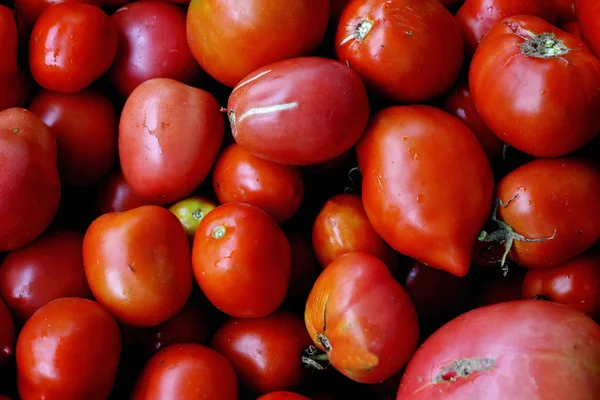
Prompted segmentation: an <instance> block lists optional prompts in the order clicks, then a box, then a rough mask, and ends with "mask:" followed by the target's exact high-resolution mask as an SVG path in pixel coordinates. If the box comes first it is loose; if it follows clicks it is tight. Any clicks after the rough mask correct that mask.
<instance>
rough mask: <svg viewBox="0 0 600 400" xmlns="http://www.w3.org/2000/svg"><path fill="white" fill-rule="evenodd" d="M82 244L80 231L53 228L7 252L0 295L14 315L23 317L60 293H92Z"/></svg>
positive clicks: (0, 277) (0, 269) (0, 268)
mask: <svg viewBox="0 0 600 400" xmlns="http://www.w3.org/2000/svg"><path fill="white" fill-rule="evenodd" d="M82 248H83V234H82V233H79V232H77V231H72V230H63V229H58V230H57V229H55V230H51V231H47V232H46V233H44V234H43V235H42V236H41V237H40V238H38V239H37V240H35V241H34V242H32V243H31V244H29V245H27V246H25V247H23V248H21V249H19V250H15V251H13V252H10V253H8V254H7V256H6V258H5V259H4V261H3V262H2V264H1V265H0V296H1V297H2V298H3V299H4V301H6V304H7V305H8V306H9V307H10V309H11V310H12V311H13V312H14V313H15V316H16V317H17V318H19V319H20V320H21V321H26V320H27V319H29V317H31V315H33V313H34V312H36V311H37V310H38V309H39V308H40V307H42V306H43V305H44V304H47V303H49V302H51V301H52V300H55V299H58V298H61V297H83V298H91V297H92V293H91V292H90V287H89V285H88V282H87V280H86V277H85V271H84V269H83V255H82Z"/></svg>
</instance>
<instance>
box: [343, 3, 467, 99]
mask: <svg viewBox="0 0 600 400" xmlns="http://www.w3.org/2000/svg"><path fill="white" fill-rule="evenodd" d="M335 51H336V55H337V58H338V59H339V60H340V61H342V62H345V63H348V64H349V65H350V67H351V68H352V69H353V70H355V71H356V72H358V74H359V75H360V76H361V77H362V78H363V80H364V81H365V84H366V85H367V86H368V87H370V88H372V89H373V90H374V91H375V92H377V93H379V94H382V95H384V96H386V97H388V98H390V99H392V100H394V101H399V102H403V103H418V102H424V101H427V100H430V99H433V98H435V97H437V96H439V95H441V94H443V93H445V92H446V91H447V90H448V89H449V88H450V87H451V86H452V84H453V83H454V82H455V81H456V78H457V77H458V74H459V72H460V69H461V67H462V63H463V41H462V36H461V33H460V28H459V27H458V25H457V24H456V21H455V20H454V16H453V15H452V14H451V13H450V11H448V10H447V9H446V7H444V6H443V5H442V4H441V3H440V2H439V1H437V0H400V1H388V0H366V1H365V0H354V1H352V2H350V3H349V4H348V6H347V7H346V9H345V10H344V12H343V14H342V16H341V18H340V22H339V24H338V29H337V32H336V38H335ZM400 53H401V54H402V57H398V54H400Z"/></svg>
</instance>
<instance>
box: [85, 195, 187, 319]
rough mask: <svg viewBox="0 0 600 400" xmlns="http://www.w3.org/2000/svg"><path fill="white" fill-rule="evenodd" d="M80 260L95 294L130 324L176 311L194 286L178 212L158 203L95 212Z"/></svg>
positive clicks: (119, 317)
mask: <svg viewBox="0 0 600 400" xmlns="http://www.w3.org/2000/svg"><path fill="white" fill-rule="evenodd" d="M83 262H84V265H85V273H86V276H87V279H88V282H89V284H90V288H91V289H92V293H93V294H94V297H95V298H96V299H97V300H98V302H99V303H100V304H102V305H103V306H104V307H105V308H106V309H107V310H109V311H110V312H111V313H112V314H113V315H114V316H115V317H117V319H119V320H120V321H122V322H124V323H126V324H129V325H132V326H138V327H146V326H154V325H158V324H160V323H162V322H165V321H167V320H168V319H170V318H172V317H174V316H175V315H176V314H177V313H179V312H180V311H181V309H182V308H183V306H184V305H185V303H186V302H187V300H188V298H189V296H190V293H191V291H192V282H193V276H192V267H191V259H190V248H189V244H188V239H187V236H186V234H185V232H184V230H183V227H182V226H181V223H180V222H179V220H178V219H177V217H176V216H175V215H173V213H171V212H170V211H169V210H167V209H165V208H162V207H158V206H142V207H138V208H134V209H132V210H129V211H125V212H122V213H109V214H104V215H102V216H100V217H98V218H97V219H96V220H94V222H92V224H91V225H90V226H89V228H88V230H87V232H86V234H85V237H84V241H83Z"/></svg>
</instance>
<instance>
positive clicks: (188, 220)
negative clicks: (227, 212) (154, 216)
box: [169, 196, 217, 241]
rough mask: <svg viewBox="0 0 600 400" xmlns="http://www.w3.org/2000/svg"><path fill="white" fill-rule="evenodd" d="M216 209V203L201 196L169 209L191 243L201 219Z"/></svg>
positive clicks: (192, 197)
mask: <svg viewBox="0 0 600 400" xmlns="http://www.w3.org/2000/svg"><path fill="white" fill-rule="evenodd" d="M216 207H217V203H215V202H214V201H212V200H209V199H207V198H205V197H201V196H191V197H188V198H186V199H183V200H181V201H178V202H177V203H175V204H173V205H172V206H171V207H169V211H171V212H172V213H173V214H175V215H176V216H177V218H179V221H180V222H181V225H183V229H184V230H185V233H187V235H188V237H189V238H190V239H191V240H192V241H193V240H194V235H195V234H196V231H197V230H198V225H200V221H202V218H204V216H205V215H206V214H208V213H209V212H211V211H212V210H214V209H215V208H216Z"/></svg>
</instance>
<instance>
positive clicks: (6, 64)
mask: <svg viewBox="0 0 600 400" xmlns="http://www.w3.org/2000/svg"><path fill="white" fill-rule="evenodd" d="M0 38H1V39H0V54H2V57H1V58H0V78H8V77H10V76H12V75H14V74H16V73H17V49H18V43H19V36H18V31H17V21H16V20H15V15H14V14H13V12H12V10H11V9H10V8H8V7H6V6H3V5H1V4H0Z"/></svg>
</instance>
